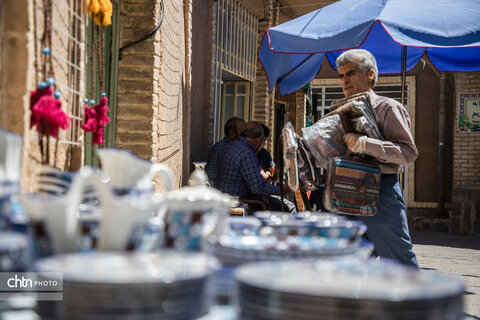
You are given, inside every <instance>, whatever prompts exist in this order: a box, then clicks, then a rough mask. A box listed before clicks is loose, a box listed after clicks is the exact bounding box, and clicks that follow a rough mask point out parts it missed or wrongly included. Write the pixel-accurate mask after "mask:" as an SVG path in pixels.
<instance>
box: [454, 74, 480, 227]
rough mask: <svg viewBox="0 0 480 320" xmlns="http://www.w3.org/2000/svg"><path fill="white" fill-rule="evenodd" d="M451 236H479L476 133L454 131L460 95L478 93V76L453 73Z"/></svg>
mask: <svg viewBox="0 0 480 320" xmlns="http://www.w3.org/2000/svg"><path fill="white" fill-rule="evenodd" d="M455 92H456V99H457V100H456V103H457V107H456V108H455V115H454V119H455V124H454V133H453V192H452V211H451V214H450V224H451V232H452V233H461V234H469V235H480V197H479V196H478V194H479V192H480V132H471V133H464V132H458V130H457V128H458V117H459V104H460V94H464V93H479V92H480V74H479V73H478V72H476V73H455Z"/></svg>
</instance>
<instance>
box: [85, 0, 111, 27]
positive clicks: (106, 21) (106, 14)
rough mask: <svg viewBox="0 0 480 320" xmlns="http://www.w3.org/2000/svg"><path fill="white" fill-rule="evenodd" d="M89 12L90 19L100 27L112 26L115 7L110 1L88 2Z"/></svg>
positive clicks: (89, 0)
mask: <svg viewBox="0 0 480 320" xmlns="http://www.w3.org/2000/svg"><path fill="white" fill-rule="evenodd" d="M87 10H88V14H89V15H90V18H92V19H93V21H95V23H96V24H97V25H99V26H109V25H111V24H112V12H113V6H112V2H110V0H88V1H87Z"/></svg>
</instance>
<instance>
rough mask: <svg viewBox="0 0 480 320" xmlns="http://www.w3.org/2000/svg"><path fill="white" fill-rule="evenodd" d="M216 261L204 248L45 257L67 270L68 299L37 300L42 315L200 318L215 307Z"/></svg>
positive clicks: (48, 266)
mask: <svg viewBox="0 0 480 320" xmlns="http://www.w3.org/2000/svg"><path fill="white" fill-rule="evenodd" d="M217 264H218V262H216V260H215V259H214V258H212V257H210V256H208V255H206V254H203V253H180V252H173V251H160V252H156V253H150V254H146V253H137V254H127V253H113V252H110V253H88V254H70V255H63V256H55V257H52V258H47V259H43V260H40V261H39V262H38V263H37V264H36V270H37V271H41V272H61V273H63V301H38V302H37V307H36V311H37V313H38V314H39V316H40V317H41V318H43V319H79V320H80V319H82V320H83V319H111V318H112V317H114V318H115V319H128V320H135V319H142V320H144V319H145V320H148V319H167V320H168V319H175V320H176V319H196V318H198V317H201V316H202V315H205V314H207V313H208V311H209V309H210V306H211V294H210V291H211V290H210V284H209V283H210V281H209V280H210V278H211V275H212V274H213V272H214V271H215V270H216V269H217Z"/></svg>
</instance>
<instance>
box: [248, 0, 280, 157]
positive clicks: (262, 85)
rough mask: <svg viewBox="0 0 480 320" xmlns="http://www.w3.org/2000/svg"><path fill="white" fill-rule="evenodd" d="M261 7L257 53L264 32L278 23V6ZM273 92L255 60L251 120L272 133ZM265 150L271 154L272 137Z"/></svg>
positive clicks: (267, 4) (269, 2) (270, 0)
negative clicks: (262, 15) (263, 125)
mask: <svg viewBox="0 0 480 320" xmlns="http://www.w3.org/2000/svg"><path fill="white" fill-rule="evenodd" d="M263 5H264V6H265V11H264V12H265V18H264V19H263V20H261V21H259V23H258V38H257V50H256V52H258V48H259V47H260V44H261V42H262V39H263V35H264V33H265V31H266V30H267V29H268V28H270V27H272V26H274V25H276V24H277V21H278V13H279V10H278V5H277V4H274V1H273V0H268V1H265V2H264V4H263ZM275 90H276V89H274V90H273V91H272V93H271V94H269V93H268V83H267V76H266V75H265V71H264V70H263V67H262V65H261V63H260V61H259V60H258V59H257V70H256V75H255V84H254V91H255V96H254V103H253V113H252V120H254V121H258V122H261V123H264V124H265V125H267V126H268V127H269V128H270V130H271V131H272V132H274V128H273V124H274V116H275V112H274V110H275V109H274V108H275V105H274V104H275V101H274V98H273V97H275ZM266 149H268V150H269V151H270V152H272V150H273V135H271V136H270V137H269V138H268V140H267V142H266Z"/></svg>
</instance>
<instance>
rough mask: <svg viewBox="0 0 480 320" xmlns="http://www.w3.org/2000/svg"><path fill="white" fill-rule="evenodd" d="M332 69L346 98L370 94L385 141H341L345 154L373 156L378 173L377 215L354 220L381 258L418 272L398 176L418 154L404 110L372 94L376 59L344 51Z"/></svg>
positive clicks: (358, 138)
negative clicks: (379, 171) (377, 166)
mask: <svg viewBox="0 0 480 320" xmlns="http://www.w3.org/2000/svg"><path fill="white" fill-rule="evenodd" d="M336 65H337V68H338V74H339V77H340V80H341V82H342V88H343V93H344V94H345V96H346V97H349V96H352V95H354V94H357V93H361V92H368V93H369V95H370V98H371V103H372V107H373V109H374V111H375V114H376V116H377V119H378V125H379V127H380V129H381V131H383V135H384V137H385V140H380V139H374V138H370V137H367V136H365V135H363V136H362V135H357V134H353V133H347V134H345V135H344V137H343V138H344V141H345V143H346V145H347V148H348V151H350V152H352V153H354V154H367V155H370V156H372V157H373V158H374V159H373V162H374V163H376V164H378V165H379V166H380V168H381V173H382V175H381V188H380V197H379V201H378V208H377V213H376V214H375V215H374V216H361V217H358V219H359V220H361V221H363V222H364V223H365V224H366V225H367V227H368V230H367V236H368V238H369V239H370V240H371V241H372V242H373V244H374V246H375V251H376V252H377V253H378V255H379V256H380V257H385V258H390V259H393V260H396V261H398V262H400V263H403V264H406V265H412V266H414V267H416V268H418V267H419V266H418V262H417V258H416V256H415V253H414V252H413V249H412V243H411V239H410V234H409V230H408V224H407V217H406V214H405V210H406V205H405V202H404V200H403V195H402V190H401V188H400V184H399V182H398V176H397V174H398V173H399V172H400V171H401V166H404V165H407V164H409V163H411V162H413V161H415V159H416V158H417V156H418V150H417V147H416V146H415V142H414V141H413V137H412V134H411V132H410V117H409V115H408V112H407V110H406V109H405V108H404V106H403V105H402V104H400V103H399V102H397V101H395V100H393V99H390V98H387V97H382V96H378V95H376V94H375V93H374V92H373V87H374V86H375V83H376V81H377V77H378V69H377V63H376V60H375V57H374V56H373V55H372V54H371V53H370V52H368V51H366V50H362V49H354V50H349V51H346V52H344V53H343V54H341V55H340V56H339V57H338V58H337V61H336Z"/></svg>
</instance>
